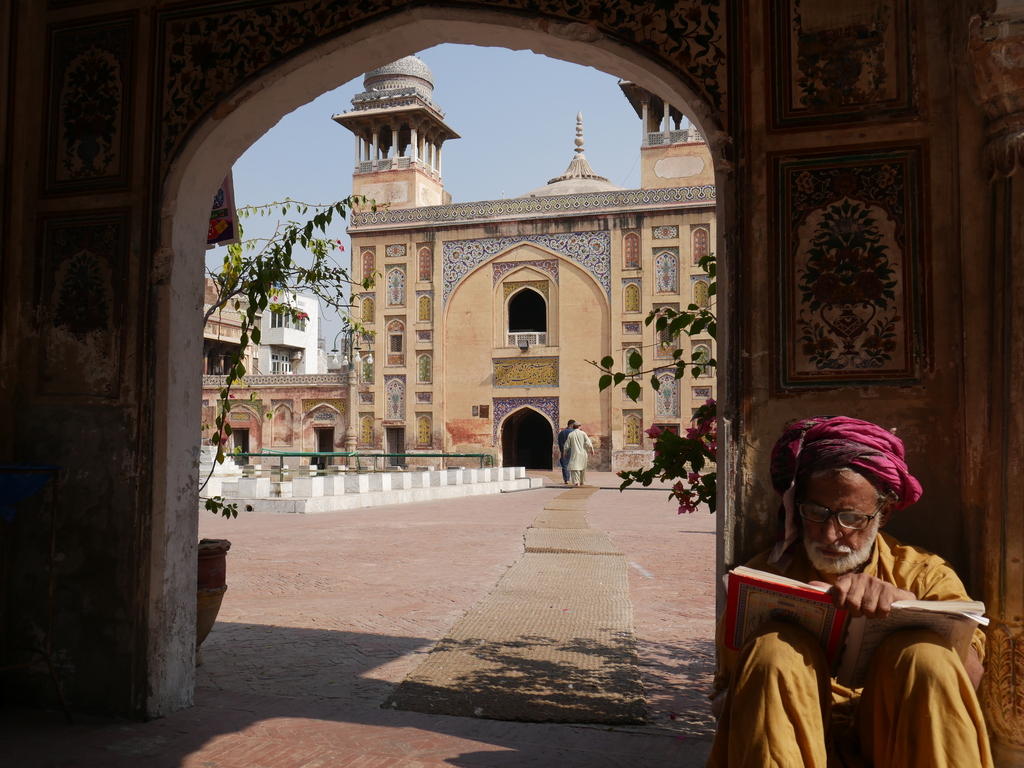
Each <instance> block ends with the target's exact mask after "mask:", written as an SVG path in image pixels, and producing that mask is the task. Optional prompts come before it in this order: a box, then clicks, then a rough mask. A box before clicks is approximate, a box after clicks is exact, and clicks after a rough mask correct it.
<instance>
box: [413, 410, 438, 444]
mask: <svg viewBox="0 0 1024 768" xmlns="http://www.w3.org/2000/svg"><path fill="white" fill-rule="evenodd" d="M433 433H434V427H433V423H432V421H431V418H430V416H429V415H428V414H425V413H424V414H419V415H417V416H416V445H427V446H429V445H430V444H431V443H432V442H433V438H434V434H433Z"/></svg>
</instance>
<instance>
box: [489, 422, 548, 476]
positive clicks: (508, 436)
mask: <svg viewBox="0 0 1024 768" xmlns="http://www.w3.org/2000/svg"><path fill="white" fill-rule="evenodd" d="M553 446H554V430H553V429H552V427H551V422H549V421H548V420H547V419H546V418H544V416H542V415H541V414H540V413H538V412H537V411H535V410H533V409H532V408H520V409H519V410H518V411H516V412H515V413H511V414H509V415H508V417H507V418H506V419H505V423H504V424H502V425H501V455H502V464H503V465H504V466H506V467H510V466H511V467H526V468H527V469H546V470H550V469H551V468H552V466H553V464H552V447H553Z"/></svg>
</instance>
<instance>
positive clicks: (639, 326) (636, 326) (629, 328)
mask: <svg viewBox="0 0 1024 768" xmlns="http://www.w3.org/2000/svg"><path fill="white" fill-rule="evenodd" d="M643 331H644V324H643V323H641V322H640V321H639V320H637V321H631V322H628V323H623V324H622V335H623V336H639V335H640V334H641V333H643Z"/></svg>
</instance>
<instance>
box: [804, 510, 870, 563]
mask: <svg viewBox="0 0 1024 768" xmlns="http://www.w3.org/2000/svg"><path fill="white" fill-rule="evenodd" d="M881 525H882V521H881V518H879V517H876V518H875V519H874V520H872V521H871V523H870V524H869V525H868V530H870V531H871V535H870V538H868V540H867V542H866V543H865V544H864V546H863V547H861V548H860V549H853V548H852V547H849V546H846V545H845V544H830V545H828V549H835V550H838V551H839V552H841V553H842V554H841V555H839V556H838V557H836V556H831V555H826V554H825V553H824V552H822V551H821V548H823V547H824V546H825V545H823V544H817V543H815V542H813V541H811V538H810V536H808V535H807V528H804V534H803V539H804V549H805V550H806V552H807V558H808V559H809V560H810V561H811V565H813V566H814V568H815V570H817V571H818V573H827V574H830V575H835V576H842V575H843V574H846V573H852V572H854V571H856V570H857V569H858V568H860V567H861V566H862V565H864V563H866V562H867V561H868V560H869V559H870V558H871V550H872V548H873V547H874V546H875V539H876V538H877V537H878V530H879V528H881Z"/></svg>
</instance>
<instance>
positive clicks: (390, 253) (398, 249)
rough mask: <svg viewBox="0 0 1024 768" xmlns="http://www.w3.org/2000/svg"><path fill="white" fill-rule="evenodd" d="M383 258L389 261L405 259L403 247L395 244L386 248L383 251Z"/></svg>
mask: <svg viewBox="0 0 1024 768" xmlns="http://www.w3.org/2000/svg"><path fill="white" fill-rule="evenodd" d="M384 256H385V257H387V258H390V259H395V258H404V257H405V246H404V245H402V244H395V245H389V246H386V247H385V249H384Z"/></svg>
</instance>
